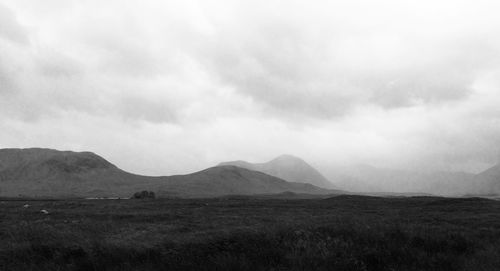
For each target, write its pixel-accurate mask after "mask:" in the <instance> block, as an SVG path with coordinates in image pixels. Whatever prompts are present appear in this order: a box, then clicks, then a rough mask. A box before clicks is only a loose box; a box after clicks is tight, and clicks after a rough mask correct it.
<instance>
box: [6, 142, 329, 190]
mask: <svg viewBox="0 0 500 271" xmlns="http://www.w3.org/2000/svg"><path fill="white" fill-rule="evenodd" d="M140 190H152V191H155V192H157V194H158V195H163V196H176V197H200V196H203V197H212V196H223V195H231V194H242V195H250V194H265V193H283V192H294V193H312V194H316V193H318V194H328V193H332V191H329V190H326V189H322V188H319V187H315V186H312V185H311V186H307V185H303V184H296V183H290V182H286V181H285V180H282V179H279V178H276V177H273V176H270V175H267V174H265V173H261V172H256V171H251V170H247V169H244V168H239V167H235V166H221V167H212V168H208V169H204V170H201V171H198V172H194V173H191V174H185V175H174V176H158V177H152V176H151V177H150V176H142V175H135V174H132V173H129V172H126V171H123V170H121V169H120V168H118V167H116V166H115V165H114V164H112V163H110V162H108V161H107V160H106V159H104V158H102V157H101V156H99V155H97V154H95V153H92V152H73V151H58V150H53V149H43V148H28V149H0V196H3V197H20V196H26V197H129V196H131V194H132V193H134V192H137V191H140Z"/></svg>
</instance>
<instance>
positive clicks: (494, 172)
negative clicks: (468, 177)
mask: <svg viewBox="0 0 500 271" xmlns="http://www.w3.org/2000/svg"><path fill="white" fill-rule="evenodd" d="M476 181H477V184H476V186H475V189H474V190H473V193H475V194H481V195H493V194H496V195H498V194H500V164H497V165H494V166H493V167H491V168H489V169H487V170H485V171H483V172H481V173H479V174H477V175H476Z"/></svg>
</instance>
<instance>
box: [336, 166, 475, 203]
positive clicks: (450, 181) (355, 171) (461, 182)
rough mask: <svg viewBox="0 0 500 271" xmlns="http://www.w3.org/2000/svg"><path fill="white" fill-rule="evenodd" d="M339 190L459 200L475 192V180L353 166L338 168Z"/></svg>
mask: <svg viewBox="0 0 500 271" xmlns="http://www.w3.org/2000/svg"><path fill="white" fill-rule="evenodd" d="M335 173H336V174H342V175H343V176H347V177H346V178H343V179H339V178H338V180H340V181H338V182H336V185H337V186H338V187H339V188H340V189H345V190H349V191H353V192H369V193H372V192H391V193H429V194H434V195H444V196H459V195H464V194H467V193H470V192H471V191H474V189H475V186H476V183H477V182H476V176H475V175H474V174H471V173H465V172H444V171H436V172H417V171H411V170H396V169H384V168H376V167H373V166H369V165H356V166H351V167H344V168H337V169H336V170H335Z"/></svg>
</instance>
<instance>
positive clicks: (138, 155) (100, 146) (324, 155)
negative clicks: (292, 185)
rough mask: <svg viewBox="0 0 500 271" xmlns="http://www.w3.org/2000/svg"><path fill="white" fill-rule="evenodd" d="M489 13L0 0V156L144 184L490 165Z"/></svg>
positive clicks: (468, 4)
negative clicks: (128, 175) (262, 172)
mask: <svg viewBox="0 0 500 271" xmlns="http://www.w3.org/2000/svg"><path fill="white" fill-rule="evenodd" d="M498 10H500V2H498V1H486V0H475V1H461V0H455V1H439V0H434V1H425V0H419V1H406V0H381V1H361V0H341V1H320V0H317V1H305V0H304V1H294V0H288V1H276V0H265V1H259V0H257V1H235V0H231V1H229V0H228V1H225V0H218V1H213V0H203V1H202V0H200V1H193V0H182V1H153V0H151V1H147V0H146V1H127V0H107V1H102V0H100V1H98V0H86V1H76V0H44V1H37V0H0V148H28V147H45V148H55V149H59V150H74V151H92V152H95V153H97V154H99V155H101V156H103V157H104V158H106V159H108V160H110V161H111V162H112V163H114V164H116V165H117V166H119V167H121V168H122V169H124V170H127V171H130V172H134V173H138V174H146V175H170V174H183V173H188V172H194V171H197V170H201V169H203V168H206V167H210V166H213V165H216V164H218V163H219V162H221V161H229V160H247V161H250V162H263V161H267V160H270V159H272V158H274V157H276V156H278V155H281V154H292V155H296V156H299V157H301V158H303V159H305V160H306V161H308V162H309V163H310V164H312V165H314V166H315V167H317V168H318V169H320V171H322V172H325V173H326V174H327V175H329V174H333V172H332V170H333V169H334V168H335V167H337V166H349V165H355V164H368V165H373V166H377V167H385V168H397V169H411V170H425V171H429V170H452V171H467V172H480V171H481V170H483V169H485V168H488V167H489V166H491V165H493V164H496V163H497V162H499V158H500V17H499V16H498Z"/></svg>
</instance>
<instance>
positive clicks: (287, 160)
mask: <svg viewBox="0 0 500 271" xmlns="http://www.w3.org/2000/svg"><path fill="white" fill-rule="evenodd" d="M219 165H223V166H225V165H233V166H237V167H242V168H246V169H250V170H255V171H260V172H263V173H266V174H269V175H271V176H275V177H278V178H280V179H283V180H286V181H289V182H297V183H308V184H312V185H315V186H319V187H323V188H329V189H331V188H335V186H334V185H333V184H332V183H331V182H330V181H328V180H327V179H326V178H325V177H324V176H323V175H322V174H321V173H320V172H319V171H318V170H316V169H315V168H313V167H312V166H311V165H309V164H308V163H306V162H305V161H304V160H302V159H300V158H298V157H295V156H292V155H281V156H279V157H277V158H275V159H273V160H271V161H269V162H266V163H249V162H246V161H232V162H224V163H220V164H219Z"/></svg>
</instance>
